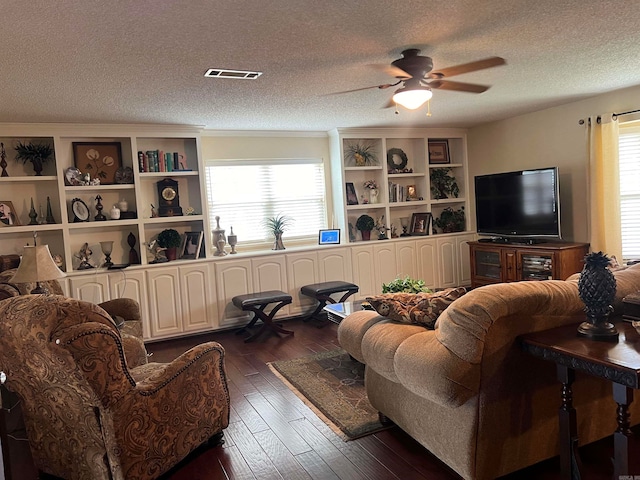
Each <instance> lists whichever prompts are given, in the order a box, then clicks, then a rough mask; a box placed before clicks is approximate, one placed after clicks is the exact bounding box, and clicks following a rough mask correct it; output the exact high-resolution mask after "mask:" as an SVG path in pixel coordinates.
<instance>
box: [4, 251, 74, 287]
mask: <svg viewBox="0 0 640 480" xmlns="http://www.w3.org/2000/svg"><path fill="white" fill-rule="evenodd" d="M64 276H66V274H65V273H64V272H63V271H62V270H60V269H59V268H58V267H57V266H56V264H55V263H54V261H53V258H51V252H50V251H49V245H34V246H33V247H31V246H29V245H27V246H25V247H24V253H23V254H22V259H21V260H20V265H19V266H18V270H17V271H16V273H15V275H14V276H13V278H12V279H11V281H12V282H14V283H31V282H34V283H35V284H36V288H34V289H33V290H31V293H32V294H39V293H49V292H48V290H47V289H46V288H45V287H44V286H42V285H41V284H40V282H46V281H47V280H55V279H58V278H62V277H64Z"/></svg>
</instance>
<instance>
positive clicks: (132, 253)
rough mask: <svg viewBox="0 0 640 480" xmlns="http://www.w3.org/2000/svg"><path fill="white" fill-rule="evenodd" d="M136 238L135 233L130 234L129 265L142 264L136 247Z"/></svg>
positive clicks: (128, 237) (128, 239)
mask: <svg viewBox="0 0 640 480" xmlns="http://www.w3.org/2000/svg"><path fill="white" fill-rule="evenodd" d="M136 241H137V239H136V236H135V235H134V234H133V232H129V235H128V236H127V244H128V245H129V265H138V264H139V263H140V257H138V252H137V251H136V249H135V246H136Z"/></svg>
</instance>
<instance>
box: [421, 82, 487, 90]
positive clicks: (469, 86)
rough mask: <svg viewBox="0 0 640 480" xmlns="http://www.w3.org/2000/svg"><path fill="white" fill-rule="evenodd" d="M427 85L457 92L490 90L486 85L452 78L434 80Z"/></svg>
mask: <svg viewBox="0 0 640 480" xmlns="http://www.w3.org/2000/svg"><path fill="white" fill-rule="evenodd" d="M427 85H428V86H429V87H431V88H439V89H440V90H455V91H457V92H469V93H482V92H486V91H487V90H489V87H488V86H486V85H476V84H474V83H462V82H452V81H451V80H432V81H431V82H428V83H427Z"/></svg>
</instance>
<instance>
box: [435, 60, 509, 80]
mask: <svg viewBox="0 0 640 480" xmlns="http://www.w3.org/2000/svg"><path fill="white" fill-rule="evenodd" d="M506 63H507V62H506V60H505V59H504V58H500V57H489V58H485V59H484V60H478V61H476V62H470V63H464V64H462V65H456V66H454V67H449V68H443V69H441V70H437V71H435V72H431V73H430V74H429V75H428V78H443V77H453V76H454V75H462V74H463V73H469V72H475V71H477V70H484V69H485V68H491V67H497V66H499V65H504V64H506Z"/></svg>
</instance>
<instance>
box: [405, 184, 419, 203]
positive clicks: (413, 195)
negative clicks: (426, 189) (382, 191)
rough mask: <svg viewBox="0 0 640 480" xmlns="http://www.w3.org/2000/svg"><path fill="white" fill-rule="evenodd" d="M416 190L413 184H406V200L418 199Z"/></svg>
mask: <svg viewBox="0 0 640 480" xmlns="http://www.w3.org/2000/svg"><path fill="white" fill-rule="evenodd" d="M419 199H420V197H418V191H417V190H416V186H415V185H407V200H419Z"/></svg>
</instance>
